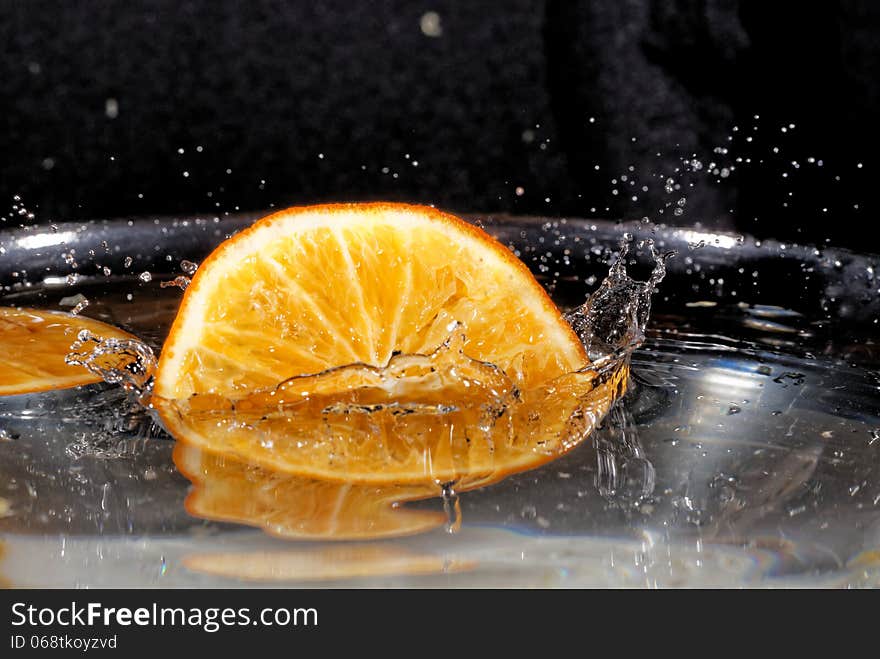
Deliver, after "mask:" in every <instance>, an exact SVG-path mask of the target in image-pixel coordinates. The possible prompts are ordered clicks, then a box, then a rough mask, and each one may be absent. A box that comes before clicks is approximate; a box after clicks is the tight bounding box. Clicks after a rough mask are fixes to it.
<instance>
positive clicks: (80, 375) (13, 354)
mask: <svg viewBox="0 0 880 659" xmlns="http://www.w3.org/2000/svg"><path fill="white" fill-rule="evenodd" d="M80 330H88V331H89V332H92V333H93V334H96V335H99V336H101V337H104V338H118V339H133V338H134V337H133V336H131V335H130V334H127V333H126V332H123V331H122V330H120V329H117V328H115V327H112V326H110V325H106V324H104V323H102V322H100V321H97V320H92V319H91V318H85V317H83V316H73V315H71V314H66V313H61V312H58V311H38V310H36V309H20V308H11V307H0V395H2V396H8V395H14V394H26V393H32V392H38V391H46V390H49V389H64V388H66V387H76V386H78V385H83V384H92V383H95V382H100V381H101V378H100V377H98V376H97V375H94V374H92V373H90V372H89V371H87V370H86V369H84V368H82V367H81V366H70V365H68V364H66V363H65V361H64V357H65V356H66V355H67V353H69V352H70V345H71V344H72V343H73V342H74V341H75V340H76V335H77V334H78V333H79V331H80Z"/></svg>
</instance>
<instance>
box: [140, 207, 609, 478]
mask: <svg viewBox="0 0 880 659" xmlns="http://www.w3.org/2000/svg"><path fill="white" fill-rule="evenodd" d="M587 364H588V360H587V357H586V355H585V352H584V348H583V346H582V344H581V343H580V341H579V340H578V338H577V336H576V335H575V334H574V332H573V331H572V329H571V328H570V327H569V326H568V324H567V323H566V322H565V321H564V319H563V318H562V316H561V314H560V313H559V311H558V309H557V308H556V307H555V306H554V305H553V303H552V302H551V301H550V299H549V297H548V296H547V294H546V293H545V292H544V290H543V289H542V288H541V286H540V284H538V282H537V281H535V279H534V278H533V277H532V275H531V273H530V272H529V270H528V269H527V268H526V267H525V265H524V264H523V263H521V262H520V261H519V260H517V259H516V258H515V257H514V256H513V255H512V254H511V253H510V252H509V251H508V250H507V249H506V248H505V247H504V246H503V245H501V244H500V243H498V242H496V241H495V240H493V239H492V238H491V237H489V236H488V235H487V234H485V233H484V232H483V231H482V230H480V229H477V228H476V227H473V226H472V225H470V224H467V223H465V222H463V221H462V220H459V219H457V218H455V217H452V216H450V215H447V214H445V213H441V212H439V211H436V210H434V209H432V208H424V207H418V206H407V205H401V204H362V205H358V204H348V205H331V206H318V207H310V208H298V209H289V210H286V211H282V212H280V213H276V214H274V215H271V216H269V217H267V218H265V219H263V220H260V221H259V222H257V223H255V224H254V225H253V226H252V227H250V228H249V229H247V230H245V231H243V232H242V233H240V234H238V235H236V236H234V237H233V238H231V239H229V240H228V241H226V242H225V243H223V244H222V245H221V246H220V247H218V248H217V249H216V250H215V251H214V253H212V254H211V255H210V256H209V257H208V259H206V261H205V262H204V263H203V264H202V266H201V267H200V268H199V270H198V272H197V274H196V276H195V278H194V279H193V282H192V284H191V285H190V286H189V288H188V289H187V291H186V294H185V295H184V299H183V302H182V304H181V307H180V311H179V313H178V315H177V317H176V319H175V321H174V324H173V326H172V329H171V332H170V334H169V337H168V339H167V341H166V343H165V346H164V348H163V351H162V355H161V358H160V362H159V367H158V372H157V376H156V381H155V387H154V392H153V393H154V396H153V398H152V403H153V405H154V406H155V407H156V409H157V410H158V412H159V414H160V416H161V418H162V420H163V422H164V423H165V425H166V427H167V429H168V430H169V431H170V432H171V433H172V434H173V435H174V436H175V437H177V438H178V439H179V440H181V441H183V442H186V443H188V444H192V445H195V446H198V447H199V448H201V449H203V450H205V451H210V452H214V453H217V454H222V455H225V456H230V457H232V458H235V459H237V460H239V461H241V462H247V463H253V464H257V465H260V466H262V467H265V468H267V469H270V470H273V471H277V472H284V473H287V474H293V475H296V476H299V477H303V478H313V479H318V480H323V481H331V482H348V483H359V484H387V483H391V482H394V483H406V484H410V485H412V484H431V486H432V488H433V491H434V492H435V493H436V491H437V488H438V487H439V486H438V483H444V482H451V481H454V482H456V487H457V488H464V487H476V486H478V485H480V484H485V483H488V482H492V481H494V480H497V479H498V478H501V477H502V476H504V475H506V474H509V473H511V472H514V471H520V470H523V469H529V468H532V467H534V466H537V465H539V464H541V463H543V462H546V461H548V460H550V459H553V458H554V457H557V456H559V455H561V454H562V453H564V452H565V451H567V450H569V449H570V448H572V447H573V446H575V445H577V443H578V442H580V441H582V440H583V438H584V437H586V436H587V434H589V432H590V430H591V429H592V427H593V426H594V424H595V423H596V422H597V421H598V420H599V419H600V418H601V416H602V415H604V414H605V412H607V410H608V408H609V407H610V405H611V403H612V402H613V400H614V398H615V396H616V395H618V394H619V393H620V391H621V390H622V387H623V383H624V381H625V374H626V368H625V366H623V365H621V366H620V367H619V368H618V369H617V370H615V371H613V372H611V373H606V374H603V376H602V377H601V378H597V376H596V374H595V373H592V372H587V371H582V372H577V371H579V369H582V368H583V367H584V366H586V365H587Z"/></svg>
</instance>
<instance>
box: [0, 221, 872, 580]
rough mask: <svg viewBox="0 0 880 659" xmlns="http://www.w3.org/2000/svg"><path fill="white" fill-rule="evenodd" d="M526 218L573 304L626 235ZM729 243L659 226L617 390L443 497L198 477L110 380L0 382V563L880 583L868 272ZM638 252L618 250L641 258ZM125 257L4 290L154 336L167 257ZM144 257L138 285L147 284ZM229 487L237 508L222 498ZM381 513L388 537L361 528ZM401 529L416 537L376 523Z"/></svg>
mask: <svg viewBox="0 0 880 659" xmlns="http://www.w3.org/2000/svg"><path fill="white" fill-rule="evenodd" d="M207 226H208V227H211V223H210V222H209V223H207ZM529 227H530V228H528V229H524V228H523V226H521V225H516V223H515V222H512V221H501V222H499V223H498V225H497V226H496V227H495V231H496V233H498V234H499V235H500V236H502V237H503V238H505V240H507V241H509V242H511V244H513V245H514V247H515V248H516V249H519V251H520V255H521V257H522V258H523V260H525V261H526V262H527V263H528V264H529V265H530V266H534V267H535V271H536V272H537V273H538V274H539V276H540V278H541V280H542V281H543V282H544V283H545V285H547V286H548V288H550V289H552V292H553V295H554V297H555V298H556V300H557V301H558V302H559V303H560V304H561V305H562V306H564V307H565V308H567V309H572V310H574V309H575V308H576V307H577V305H579V304H580V303H581V302H582V301H583V295H584V292H585V291H586V290H588V288H589V287H588V286H586V285H585V283H584V281H585V280H586V279H588V278H589V277H591V276H596V275H599V276H600V277H601V275H602V274H603V271H607V269H608V265H607V263H608V261H609V258H610V256H611V253H612V252H614V251H616V250H617V238H618V237H619V235H620V229H618V228H615V227H609V228H608V230H607V232H605V233H603V232H602V231H595V230H591V229H589V225H587V226H586V227H584V226H582V225H576V224H575V223H571V224H570V225H568V226H566V225H559V224H556V225H553V224H551V223H548V224H547V225H545V226H544V227H542V228H541V229H540V230H537V229H534V228H532V225H529ZM521 232H524V235H521ZM538 238H543V240H542V241H539V240H538ZM727 238H729V237H727V236H720V242H716V239H719V237H717V236H710V237H707V238H706V246H705V247H703V248H701V249H699V250H697V251H689V250H687V248H686V246H685V245H681V244H674V245H671V244H672V242H673V241H672V240H667V246H670V245H671V246H673V247H675V248H676V249H678V250H679V255H678V256H677V257H676V258H675V259H673V260H671V261H669V262H668V263H667V267H668V268H669V269H670V273H671V279H668V280H667V281H666V282H665V283H664V285H663V287H662V290H661V293H660V294H659V295H656V296H654V300H653V303H654V309H653V313H652V319H651V322H650V325H649V326H648V328H647V330H646V332H645V336H644V337H638V336H630V337H628V339H627V340H634V341H636V342H638V341H642V340H643V341H644V342H643V344H642V346H641V347H640V348H639V349H638V350H637V351H636V352H635V353H634V354H633V357H632V372H631V377H630V384H629V387H628V390H627V393H626V395H625V396H624V398H623V399H622V400H621V401H620V402H619V404H618V405H617V406H616V407H615V408H614V409H613V410H612V412H611V413H610V414H609V415H607V417H606V418H605V421H604V422H603V424H602V426H601V427H600V428H599V429H598V430H596V431H595V432H594V433H593V434H592V435H591V436H590V437H589V438H588V439H587V441H585V442H583V443H581V444H580V445H579V446H577V448H575V449H574V450H572V451H570V452H569V453H567V454H566V455H564V456H562V457H560V458H558V459H555V460H552V461H550V462H548V463H546V464H545V465H543V466H541V467H540V468H537V469H534V470H530V471H525V472H522V473H519V474H514V475H511V476H509V477H507V478H505V479H504V480H501V481H500V482H498V483H495V484H494V485H491V486H488V487H484V488H480V489H475V490H472V491H460V490H459V489H458V488H456V487H455V486H454V484H449V485H448V487H447V488H446V497H443V498H435V497H433V496H431V494H430V493H424V492H401V491H377V489H380V488H372V489H370V488H365V489H362V490H358V489H357V488H355V489H354V491H353V490H352V488H349V489H345V488H343V487H342V486H337V488H338V489H337V491H335V492H333V493H332V494H333V496H328V494H327V492H326V491H322V492H321V493H320V494H315V491H316V489H317V488H326V487H327V485H326V484H323V485H321V484H318V483H314V482H303V481H302V480H300V481H297V482H292V481H291V480H290V479H287V480H279V479H277V478H276V477H275V476H273V475H272V474H267V473H261V472H259V471H257V470H255V469H253V468H252V469H245V470H241V469H239V467H238V466H236V465H234V464H232V463H229V462H226V463H220V462H216V463H211V464H208V463H207V462H206V460H205V456H204V455H198V454H195V455H193V454H190V455H188V456H179V455H178V456H176V461H177V464H178V465H184V466H186V465H191V466H194V467H195V468H202V469H205V470H207V469H211V470H213V473H214V474H215V475H220V476H221V477H219V478H214V479H213V480H211V481H210V486H208V487H203V488H202V489H200V488H199V487H196V488H195V489H191V487H190V481H189V480H188V479H187V478H184V477H183V476H182V475H181V474H180V471H179V469H178V467H177V466H175V459H173V458H172V451H173V449H174V443H173V442H171V441H167V440H166V439H165V437H164V435H163V434H162V431H161V430H160V429H159V428H157V427H155V424H154V423H153V420H152V418H151V417H150V416H149V415H148V414H144V413H143V412H139V411H138V410H139V409H141V408H139V406H138V405H137V403H136V400H135V401H132V396H131V394H130V393H129V392H127V391H125V390H124V389H122V388H120V387H119V386H112V385H107V384H100V385H93V386H90V387H87V388H84V389H82V390H79V391H73V390H71V391H60V392H54V393H48V394H41V395H32V396H17V397H9V398H4V399H0V428H2V429H3V438H4V440H3V441H0V473H2V478H0V543H2V544H3V545H4V546H5V547H4V551H3V552H0V554H2V558H0V578H2V579H5V580H6V581H9V582H12V583H14V584H16V585H91V586H102V585H104V586H107V585H123V584H136V585H160V586H161V585H194V586H195V585H218V586H235V585H254V584H260V583H267V584H286V585H355V586H357V585H366V584H370V585H404V584H405V585H416V586H418V585H444V586H456V585H467V586H473V585H487V586H492V585H498V586H520V585H522V586H525V585H542V586H547V585H581V586H583V585H614V586H618V585H638V586H676V585H717V586H742V585H767V586H773V585H839V586H845V585H846V586H875V585H878V582H880V580H878V562H880V557H878V552H877V548H878V546H880V460H878V454H877V451H878V450H880V440H877V437H878V436H880V412H878V410H880V404H878V401H880V389H878V387H880V376H878V372H877V364H878V360H877V351H876V348H875V346H874V340H873V337H874V336H876V331H872V330H871V327H872V325H871V319H872V314H873V311H872V309H871V308H870V306H866V305H870V302H867V303H865V304H864V305H863V304H860V303H859V295H860V294H861V290H862V289H861V288H860V287H861V286H862V285H863V280H864V278H866V277H867V274H866V270H865V267H864V265H863V263H862V262H861V261H859V260H858V259H857V258H855V257H854V256H853V257H851V258H849V260H847V258H848V257H847V255H843V260H841V255H839V254H831V253H828V254H823V255H821V256H818V257H816V258H817V259H818V261H817V262H813V263H810V262H809V261H808V260H807V258H806V256H805V257H804V258H792V257H789V255H788V254H791V253H792V248H789V249H788V250H786V251H787V252H788V254H786V253H784V252H780V251H779V250H778V249H774V250H773V251H770V250H769V249H768V248H766V247H765V248H763V249H761V250H760V258H761V259H763V265H762V262H760V261H759V260H758V259H756V260H755V261H754V263H743V262H742V257H740V256H738V255H740V254H742V253H744V252H738V251H736V250H737V249H739V248H738V245H739V243H737V242H736V241H735V239H733V238H730V240H731V243H730V244H731V247H729V248H724V247H722V246H721V245H722V244H726V243H725V239H727ZM575 239H578V240H575ZM681 239H682V242H690V243H697V242H699V240H700V239H701V238H696V239H695V237H694V236H692V235H682V236H681ZM163 240H168V243H167V244H168V245H169V247H168V249H169V250H171V249H176V248H177V247H176V246H175V247H172V246H171V245H172V243H173V239H172V238H168V239H163ZM215 241H216V238H215ZM659 242H660V239H659V238H658V243H659ZM111 244H112V242H111ZM537 245H541V248H540V249H532V248H534V247H535V246H537ZM575 246H577V248H576V250H577V251H575ZM665 248H666V247H663V249H665ZM746 248H748V245H746V247H745V248H743V249H746ZM565 250H569V251H570V254H565ZM726 250H729V251H726ZM79 251H80V250H78V253H79ZM642 251H644V252H648V251H649V246H648V245H647V244H646V245H645V246H644V250H642ZM169 253H171V252H169ZM548 253H549V254H550V256H547V254H548ZM171 255H172V256H173V257H174V258H175V261H174V265H176V264H177V263H179V261H180V259H182V258H186V257H189V258H190V259H191V260H192V261H194V262H196V261H198V260H199V259H200V258H201V257H202V256H203V253H202V252H199V251H198V250H197V249H193V248H192V246H190V250H189V251H188V252H187V253H176V252H175V253H171ZM129 256H130V257H132V258H134V259H137V257H138V252H137V251H130V252H129V251H121V252H120V253H119V255H118V258H119V260H120V263H121V262H122V259H124V258H125V257H129ZM164 256H165V254H164V253H163V252H160V257H162V258H163V259H164ZM566 256H567V257H569V258H570V259H571V261H572V263H571V264H566V263H565V258H566ZM575 256H577V258H575ZM807 256H808V255H807ZM640 258H641V257H640V256H639V255H638V254H634V255H631V259H632V260H636V261H638V262H637V263H630V264H629V265H630V267H631V268H635V270H636V271H637V272H638V271H640V268H641V267H642V264H643V263H644V261H642V260H640ZM737 258H739V259H740V260H739V261H737V260H736V259H737ZM825 258H827V259H829V262H828V266H827V271H828V273H832V274H833V273H835V272H841V271H846V270H847V269H849V270H850V271H851V272H855V271H856V270H857V269H858V273H859V274H858V277H857V276H856V275H853V276H852V278H851V280H850V281H851V283H850V285H849V288H850V289H851V292H853V293H854V294H853V295H850V296H849V297H847V295H846V292H847V291H846V290H845V289H846V287H845V286H841V285H839V284H838V283H837V281H836V280H834V279H832V278H831V275H830V274H829V275H828V277H826V279H825V280H822V273H823V270H822V268H821V263H820V261H821V260H822V259H825ZM687 259H690V263H687V262H686V261H687ZM838 260H841V266H840V267H839V268H838V267H836V266H835V265H834V262H835V261H838ZM771 262H772V266H773V267H774V268H776V271H775V274H776V276H779V272H780V269H784V268H787V267H789V264H791V267H794V268H795V271H796V272H802V270H801V267H802V265H801V264H803V263H807V265H808V267H814V268H815V269H814V271H813V272H810V273H807V274H808V275H810V276H809V277H807V278H806V280H805V281H804V282H803V287H802V289H799V290H798V292H799V293H800V296H794V295H792V291H791V290H788V293H787V294H784V293H785V288H784V287H781V290H780V291H777V289H775V288H774V282H773V280H774V276H773V275H774V272H771V271H770V270H768V263H771ZM817 263H818V265H817ZM538 264H541V265H547V266H549V267H548V270H547V271H545V272H541V271H540V269H539V268H538V267H537V265H538ZM719 264H720V265H719ZM130 265H131V266H132V267H131V268H130V272H131V276H130V277H129V278H123V277H115V278H111V279H110V280H108V279H106V278H104V277H103V276H101V277H100V279H99V280H95V279H92V278H90V277H80V278H79V280H78V281H77V282H76V284H75V285H73V286H69V285H67V284H66V282H65V283H59V284H52V285H50V286H38V285H34V286H30V287H24V286H19V287H13V288H11V289H10V290H8V291H7V293H6V295H5V298H4V299H3V300H2V304H12V303H14V304H22V305H24V304H32V305H34V306H43V307H49V308H55V306H54V305H55V304H57V301H58V300H60V299H61V298H62V297H68V296H70V295H75V294H79V293H81V294H83V295H84V296H85V297H86V298H88V299H89V300H90V301H91V304H90V306H89V307H88V309H86V310H85V311H84V313H86V314H88V315H90V316H92V317H96V318H100V319H102V320H105V321H107V322H110V323H111V324H114V325H118V326H122V327H124V328H126V329H128V330H130V331H132V332H133V333H134V334H135V335H137V336H139V337H141V338H143V339H145V341H146V342H147V343H148V344H149V345H150V346H151V348H152V349H153V351H154V352H156V353H158V351H159V348H160V347H161V340H162V337H163V335H164V332H165V331H166V330H167V327H168V325H169V323H170V320H171V319H172V317H173V313H174V309H175V306H176V303H177V301H178V300H179V296H180V294H181V293H180V290H179V289H177V288H176V287H171V288H162V287H161V283H162V282H166V281H171V280H173V279H174V278H175V277H177V276H180V273H179V272H174V271H173V269H171V270H170V271H167V272H163V271H161V270H159V269H158V268H157V267H156V264H155V261H153V262H151V264H147V263H146V262H145V261H141V262H135V263H132V264H130ZM110 267H112V268H113V270H114V272H116V271H117V269H116V267H114V266H113V265H112V264H111V266H110ZM148 267H149V268H150V271H151V272H152V273H153V276H152V278H151V281H149V282H144V281H141V280H139V279H138V278H137V275H138V274H139V273H140V272H143V271H145V270H146V268H148ZM722 267H723V268H724V271H723V272H721V271H720V270H719V268H722ZM740 267H742V268H743V270H744V271H743V272H742V273H738V270H739V269H740ZM676 269H678V270H676ZM685 269H690V271H691V272H690V273H689V274H687V276H685V274H684V273H683V272H682V271H683V270H685ZM80 270H84V266H83V265H82V264H81V265H80ZM119 270H121V268H119ZM753 271H758V272H759V275H760V276H759V277H753V276H752V272H753ZM557 272H558V274H555V273H557ZM641 272H644V274H645V278H647V276H648V274H647V271H641ZM65 274H66V273H65V272H63V270H62V271H60V272H59V273H58V277H59V278H62V279H63V277H64V275H65ZM844 274H847V273H844ZM676 277H678V278H676ZM719 279H724V282H723V283H720V284H719ZM710 280H712V281H710ZM753 281H757V282H758V284H759V285H758V286H753V285H752V282H753ZM789 281H790V280H789ZM799 285H800V282H799ZM787 286H788V288H789V289H791V286H792V284H791V283H789V284H787ZM835 286H836V287H837V288H835ZM734 291H735V292H736V293H737V294H736V295H731V292H734ZM829 291H831V292H830V293H829ZM834 291H837V292H836V293H835V292H834ZM674 293H677V295H678V297H675V295H674ZM128 295H133V298H134V299H133V300H129V299H127V296H128ZM799 298H800V299H799ZM832 298H834V299H832ZM823 309H827V310H828V311H823ZM866 309H867V311H866ZM587 310H588V309H587ZM583 311H586V310H582V312H583ZM859 314H862V316H866V317H867V320H866V322H862V321H863V320H864V318H862V316H860V315H859ZM861 327H867V329H865V330H864V331H863V330H862V329H860V328H861ZM613 330H614V328H613V326H612V327H611V331H610V333H613ZM616 338H617V339H619V338H620V336H617V337H616ZM135 362H136V360H135ZM135 370H136V371H137V370H138V369H135ZM237 469H238V470H237ZM243 487H244V488H247V489H242V488H243ZM242 492H246V493H248V495H247V496H241V493H242ZM228 493H233V494H237V496H234V501H235V502H238V504H247V505H239V507H238V508H237V509H232V508H231V507H230V505H229V500H228V497H227V494H228ZM279 500H280V501H283V502H285V505H284V506H282V507H278V506H277V502H278V501H279ZM329 500H333V501H335V502H336V506H337V507H336V509H335V511H334V513H333V514H332V515H326V514H318V513H320V511H319V510H318V509H316V508H315V506H318V505H323V503H321V502H326V501H329ZM401 500H409V501H410V502H409V503H404V504H402V505H401V504H398V503H396V502H399V501H401ZM272 502H275V504H276V505H274V506H273V505H268V504H272ZM316 511H317V512H316ZM340 511H342V512H340ZM344 511H350V512H351V513H352V514H345V512H344ZM309 520H311V521H312V526H311V527H310V526H309V523H310V522H309ZM322 524H323V526H322ZM345 524H349V526H348V527H346V526H344V525H345ZM358 524H361V526H358ZM382 524H387V525H388V526H386V527H385V528H386V530H387V529H391V533H390V535H386V536H382V534H381V533H377V529H379V525H382ZM254 527H255V528H254ZM450 530H454V531H456V532H455V533H450V532H449V531H450ZM265 531H269V533H266V532H265ZM402 531H407V532H408V535H404V536H402V537H392V536H397V535H398V534H399V533H401V532H402ZM376 535H379V536H380V538H379V539H376V540H372V541H370V542H363V541H362V540H360V539H359V538H364V537H365V536H376ZM279 536H280V537H279ZM330 537H335V538H338V537H348V538H349V539H348V540H346V541H344V542H342V543H340V542H339V541H338V540H333V541H331V540H328V539H327V538H330ZM294 538H298V539H299V540H300V541H298V542H295V541H292V539H294ZM303 539H308V540H309V542H302V540H303Z"/></svg>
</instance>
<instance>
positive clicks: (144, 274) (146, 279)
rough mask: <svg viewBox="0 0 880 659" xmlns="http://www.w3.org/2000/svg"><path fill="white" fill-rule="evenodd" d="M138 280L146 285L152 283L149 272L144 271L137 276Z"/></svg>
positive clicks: (151, 276)
mask: <svg viewBox="0 0 880 659" xmlns="http://www.w3.org/2000/svg"><path fill="white" fill-rule="evenodd" d="M138 279H140V280H141V281H142V282H144V283H147V282H150V281H153V275H152V274H150V271H149V270H144V271H143V272H142V273H141V274H139V275H138Z"/></svg>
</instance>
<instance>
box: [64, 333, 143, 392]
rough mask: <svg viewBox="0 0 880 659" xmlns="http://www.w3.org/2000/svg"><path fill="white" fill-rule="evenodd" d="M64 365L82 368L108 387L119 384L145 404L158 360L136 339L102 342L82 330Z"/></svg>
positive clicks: (105, 340)
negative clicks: (108, 385)
mask: <svg viewBox="0 0 880 659" xmlns="http://www.w3.org/2000/svg"><path fill="white" fill-rule="evenodd" d="M64 361H65V362H66V363H68V364H71V365H77V366H82V367H83V368H85V369H86V370H88V371H89V372H91V373H94V374H95V375H97V376H98V377H100V378H101V379H102V380H104V382H107V383H108V384H119V385H122V387H123V388H124V389H125V390H126V391H128V392H131V393H133V394H135V396H136V397H137V399H138V400H139V401H141V402H143V403H146V400H147V398H148V397H149V394H150V391H151V389H152V379H153V375H154V373H155V371H156V366H157V360H156V356H155V355H154V354H153V351H152V349H151V348H150V346H148V345H147V344H146V343H144V342H142V341H138V340H136V339H114V338H110V339H108V338H103V337H100V336H96V335H95V334H92V333H91V332H90V331H89V330H81V331H80V332H79V334H77V338H76V341H74V342H73V344H72V345H71V346H70V352H69V353H68V354H67V357H65V359H64Z"/></svg>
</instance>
